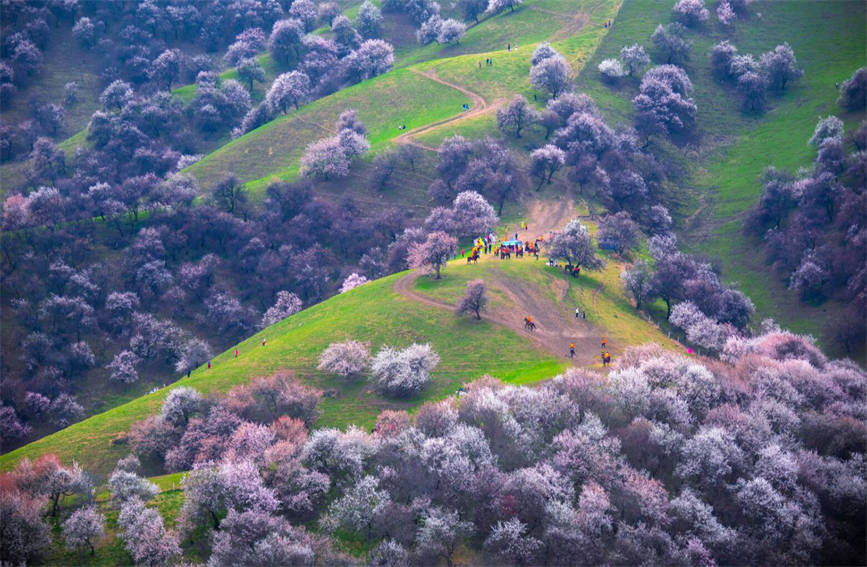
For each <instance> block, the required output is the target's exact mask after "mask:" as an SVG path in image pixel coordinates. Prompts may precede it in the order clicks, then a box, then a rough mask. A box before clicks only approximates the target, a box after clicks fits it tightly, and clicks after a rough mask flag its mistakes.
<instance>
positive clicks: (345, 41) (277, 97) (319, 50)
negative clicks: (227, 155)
mask: <svg viewBox="0 0 867 567" xmlns="http://www.w3.org/2000/svg"><path fill="white" fill-rule="evenodd" d="M293 10H295V11H296V12H301V13H299V14H296V15H293ZM304 12H307V13H309V16H307V17H305V16H304V14H303V13H304ZM289 15H290V17H289V19H285V20H279V21H277V22H276V23H275V24H274V27H273V29H272V30H271V35H270V37H269V38H268V42H267V44H268V50H269V52H270V54H271V57H272V58H273V59H274V60H275V61H277V62H278V63H279V64H280V65H281V66H282V67H283V68H284V69H287V72H285V73H283V74H281V75H280V76H278V77H277V78H276V79H275V80H274V82H273V83H272V84H271V86H270V88H269V89H268V92H267V94H266V96H265V98H264V100H263V101H262V102H261V103H260V104H259V105H258V106H257V107H256V108H253V109H252V110H250V112H249V113H248V114H247V115H246V116H245V117H244V120H243V121H242V123H241V125H240V127H239V128H238V129H237V131H236V134H237V135H240V134H243V133H245V132H249V131H250V130H253V129H255V128H258V127H259V126H261V125H262V124H265V123H266V122H269V121H271V120H273V119H274V118H275V117H277V116H278V115H280V114H283V113H285V112H287V111H288V110H289V109H290V108H291V107H296V108H297V107H298V106H299V105H300V104H302V103H304V102H307V101H309V100H311V99H315V98H318V97H320V96H325V95H328V94H331V93H333V92H334V91H336V90H338V89H340V88H341V87H342V86H344V85H346V84H353V83H357V82H359V81H363V80H365V79H369V78H371V77H375V76H376V75H380V74H382V73H385V72H386V71H388V70H390V69H391V67H392V66H393V65H394V49H393V48H392V46H391V44H390V43H388V42H386V41H383V40H382V39H378V36H379V26H380V24H381V21H382V15H381V14H380V13H379V9H378V8H376V6H374V5H373V4H371V3H370V2H366V3H365V4H364V5H363V6H362V8H361V9H359V15H358V21H357V23H356V24H357V26H358V28H359V29H360V30H361V32H362V33H359V31H358V30H356V28H355V27H353V25H352V22H350V20H349V19H348V18H346V17H345V16H342V15H336V16H333V17H329V16H330V14H329V13H328V11H326V14H323V15H321V17H322V18H323V19H324V20H325V21H326V23H327V24H328V25H330V26H331V31H332V32H333V33H334V39H329V38H325V37H321V36H318V35H312V34H309V33H307V32H309V31H310V29H311V25H312V24H311V22H313V21H315V20H316V9H315V7H314V6H313V5H312V3H311V2H309V1H307V0H305V1H302V2H301V3H300V4H293V5H292V7H291V8H290V10H289ZM296 16H298V17H296ZM241 45H242V46H245V47H244V49H243V50H242V55H240V56H238V57H236V58H235V60H234V61H233V62H232V64H234V65H236V66H237V68H238V72H239V74H240V75H242V76H244V77H246V78H247V80H248V81H249V82H250V86H251V87H252V84H253V81H262V80H264V78H265V75H264V71H263V70H262V68H261V66H260V65H259V64H258V62H256V60H254V59H251V57H253V55H255V54H257V53H258V52H260V51H261V50H262V49H263V48H264V45H265V38H264V35H262V37H261V41H252V42H250V41H247V42H243V41H242V42H241ZM229 53H230V54H231V53H232V50H231V49H230V52H229Z"/></svg>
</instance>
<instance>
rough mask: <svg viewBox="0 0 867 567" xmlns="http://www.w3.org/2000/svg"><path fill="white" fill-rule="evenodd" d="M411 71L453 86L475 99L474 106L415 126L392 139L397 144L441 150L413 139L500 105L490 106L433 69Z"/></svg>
mask: <svg viewBox="0 0 867 567" xmlns="http://www.w3.org/2000/svg"><path fill="white" fill-rule="evenodd" d="M410 71H411V72H413V73H415V74H416V75H421V76H422V77H425V78H427V79H430V80H431V81H434V82H435V83H439V84H441V85H445V86H447V87H451V88H453V89H455V90H457V91H460V92H462V93H464V94H465V95H467V96H468V97H470V100H472V101H473V106H472V108H470V110H468V111H466V112H463V113H461V114H456V115H454V116H449V117H448V118H443V119H442V120H437V121H436V122H431V123H429V124H424V125H423V126H418V127H416V128H413V129H412V130H408V131H406V132H404V133H403V134H401V135H400V136H398V137H396V138H394V140H392V141H393V142H394V143H395V144H404V145H410V146H418V147H419V148H422V149H425V150H429V151H431V152H436V151H439V149H438V148H434V147H432V146H427V145H425V144H422V143H421V142H418V141H416V140H414V139H413V137H414V136H418V135H420V134H426V133H427V132H429V131H431V130H434V129H436V128H439V127H440V126H444V125H446V124H450V123H452V122H457V121H459V120H466V119H467V118H472V117H475V116H480V115H482V114H486V113H488V112H493V111H494V110H496V109H497V107H498V106H499V105H498V104H494V105H492V106H490V107H488V103H486V102H485V99H483V98H482V97H481V96H479V95H477V94H476V93H474V92H472V91H470V90H467V89H465V88H464V87H462V86H460V85H456V84H455V83H450V82H448V81H444V80H443V79H441V78H439V77H437V75H436V73H434V72H433V71H421V70H419V69H413V68H410Z"/></svg>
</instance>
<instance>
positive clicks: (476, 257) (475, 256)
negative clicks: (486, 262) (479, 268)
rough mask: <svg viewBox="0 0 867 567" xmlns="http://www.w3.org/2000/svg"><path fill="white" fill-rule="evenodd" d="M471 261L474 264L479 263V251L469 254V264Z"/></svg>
mask: <svg viewBox="0 0 867 567" xmlns="http://www.w3.org/2000/svg"><path fill="white" fill-rule="evenodd" d="M470 262H472V263H473V264H478V263H479V253H478V252H476V253H475V254H473V255H472V256H467V264H469V263H470Z"/></svg>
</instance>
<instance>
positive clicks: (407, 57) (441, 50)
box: [185, 0, 619, 192]
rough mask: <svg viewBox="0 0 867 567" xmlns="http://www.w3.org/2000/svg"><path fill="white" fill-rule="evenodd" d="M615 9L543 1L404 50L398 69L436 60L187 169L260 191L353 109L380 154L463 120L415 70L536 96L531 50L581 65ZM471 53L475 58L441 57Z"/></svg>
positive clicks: (504, 94) (340, 96)
mask: <svg viewBox="0 0 867 567" xmlns="http://www.w3.org/2000/svg"><path fill="white" fill-rule="evenodd" d="M618 6H619V3H618V2H617V1H615V0H569V1H566V0H538V1H536V2H532V3H529V4H527V5H524V6H523V7H522V8H521V9H519V10H517V11H515V12H514V13H503V14H500V15H498V16H496V17H493V18H488V19H486V20H484V21H483V22H481V23H480V24H479V25H477V26H474V27H472V28H471V29H470V30H469V31H468V32H467V36H466V37H465V38H464V39H463V40H462V41H461V43H460V44H458V45H456V46H425V47H421V46H417V47H415V48H405V49H404V50H403V52H402V53H401V52H399V53H398V57H399V61H398V65H401V64H405V63H406V62H408V61H412V60H427V59H430V58H431V57H434V56H438V57H440V58H438V59H435V60H432V61H427V62H426V63H420V64H418V65H413V66H410V67H403V68H397V69H395V70H393V71H391V72H389V73H386V74H385V75H381V76H379V77H375V78H373V79H371V80H369V81H365V82H363V83H359V84H358V85H354V86H352V87H349V88H347V89H344V90H342V91H339V92H337V93H335V94H333V95H330V96H328V97H325V98H322V99H319V100H317V101H315V102H313V103H310V104H308V105H305V106H303V107H301V108H300V109H299V110H297V111H295V112H292V113H290V114H288V115H286V116H282V117H280V118H278V119H276V120H275V121H272V122H270V123H268V124H266V125H264V126H262V127H261V128H259V129H257V130H254V131H253V132H250V133H248V134H246V135H245V136H242V137H241V138H238V139H237V140H234V141H232V142H230V143H228V144H226V145H225V146H223V147H221V148H220V149H218V150H216V151H215V152H213V153H211V154H209V155H207V156H205V157H204V158H203V159H202V160H200V161H199V162H197V163H196V164H193V165H192V166H190V167H189V168H188V169H187V170H185V171H186V172H187V173H190V174H192V175H194V176H195V177H196V178H197V179H198V180H199V181H200V183H202V185H203V186H205V187H207V186H209V185H210V184H212V183H213V182H214V181H216V180H217V179H219V178H220V177H221V176H222V175H224V174H225V173H227V172H232V173H234V174H235V175H237V176H238V178H239V179H240V180H241V181H242V182H244V183H246V184H247V186H248V188H249V189H251V190H253V191H254V192H255V191H257V190H261V189H262V188H263V187H264V186H266V185H267V184H268V183H269V182H270V180H272V179H273V178H281V179H291V178H293V177H295V176H297V174H298V169H299V165H300V158H301V156H302V155H303V153H304V149H305V148H306V146H307V145H308V144H309V143H311V142H313V141H315V140H317V139H319V138H321V137H323V136H325V135H328V134H329V131H328V130H327V128H330V127H331V124H332V123H333V122H334V119H336V117H337V116H338V115H339V114H340V112H342V111H343V110H345V109H347V108H354V109H356V110H357V111H358V113H359V116H360V117H361V119H362V120H363V121H364V123H365V124H366V125H367V127H368V129H369V130H370V135H369V137H370V141H371V144H372V153H376V152H377V151H378V150H381V149H383V148H385V147H387V146H388V145H389V144H390V142H391V140H392V139H393V138H395V137H397V136H398V135H399V134H401V131H399V130H397V126H398V125H399V124H406V126H407V129H412V128H414V127H418V126H423V125H426V124H430V123H433V122H438V121H441V120H443V119H446V118H449V117H453V116H455V115H460V113H461V105H462V104H464V103H465V102H466V103H469V102H470V101H469V100H468V98H467V97H466V95H464V94H462V93H460V92H459V91H457V90H456V89H453V88H450V87H448V86H446V85H443V84H439V83H436V82H435V81H433V80H431V79H429V78H426V77H422V76H420V75H418V74H417V73H414V72H413V71H414V70H423V71H433V72H435V73H436V74H437V76H438V77H440V78H442V79H444V80H445V81H447V82H449V83H452V84H455V85H459V86H461V87H463V88H466V89H469V90H470V91H472V92H474V93H477V94H480V95H481V96H482V97H483V98H485V99H486V102H488V104H491V103H492V102H494V101H495V100H502V99H506V98H510V97H511V96H512V95H513V94H516V93H522V94H524V95H525V96H528V97H532V94H533V92H532V90H531V89H530V84H529V69H530V56H531V54H532V51H533V49H534V47H535V44H536V43H538V42H539V41H541V40H545V39H550V40H554V41H555V43H557V46H558V48H560V49H561V50H563V51H564V54H566V55H567V56H568V57H569V59H570V61H571V62H572V63H573V65H574V66H575V68H576V69H578V68H580V65H582V64H583V62H584V61H586V60H587V59H588V58H589V57H590V55H591V54H592V52H593V49H594V48H595V47H596V45H597V44H598V42H599V39H600V38H601V37H602V35H603V33H604V29H603V28H602V22H603V21H604V20H606V19H608V18H610V17H613V15H614V14H615V13H616V11H617V8H618ZM509 42H511V43H512V44H515V43H518V44H519V46H520V47H519V49H518V50H516V51H512V52H507V51H506V50H505V49H504V48H505V45H506V43H509ZM476 49H478V50H480V51H475V50H476ZM467 50H472V53H471V54H464V55H456V56H453V57H447V58H442V57H443V56H445V55H450V54H453V53H461V52H464V51H467ZM489 56H493V57H494V63H495V64H494V66H493V67H485V66H482V68H481V69H479V66H478V64H479V62H480V61H482V60H484V59H485V58H486V57H489ZM486 124H487V123H486ZM316 125H320V126H316ZM321 126H324V127H325V129H323V128H322V127H321ZM488 133H492V132H488Z"/></svg>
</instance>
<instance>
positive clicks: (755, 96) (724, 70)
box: [710, 41, 804, 113]
mask: <svg viewBox="0 0 867 567" xmlns="http://www.w3.org/2000/svg"><path fill="white" fill-rule="evenodd" d="M710 61H711V71H712V72H713V74H714V76H715V77H716V78H717V79H719V80H721V81H726V82H732V83H734V84H735V86H736V88H737V91H738V93H740V95H741V97H742V105H741V108H742V109H743V110H744V111H745V112H754V113H761V112H764V110H765V107H766V93H767V91H768V90H771V91H776V92H782V91H784V90H785V89H786V87H787V86H788V84H789V82H791V81H794V80H797V79H799V78H800V77H801V76H802V75H803V74H804V71H803V70H802V69H801V68H800V67H798V60H797V59H796V58H795V52H794V51H793V50H792V48H791V47H789V44H788V43H783V44H781V45H778V46H776V47H775V48H774V49H773V50H771V51H768V52H766V53H763V54H762V55H761V56H760V57H759V58H758V59H757V58H755V57H753V56H752V55H750V54H738V50H737V48H736V47H735V46H734V45H732V44H731V43H729V42H728V41H722V42H720V43H718V44H716V45H714V46H713V48H712V49H711V52H710Z"/></svg>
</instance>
